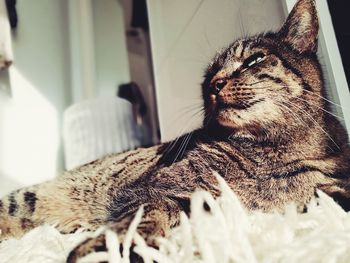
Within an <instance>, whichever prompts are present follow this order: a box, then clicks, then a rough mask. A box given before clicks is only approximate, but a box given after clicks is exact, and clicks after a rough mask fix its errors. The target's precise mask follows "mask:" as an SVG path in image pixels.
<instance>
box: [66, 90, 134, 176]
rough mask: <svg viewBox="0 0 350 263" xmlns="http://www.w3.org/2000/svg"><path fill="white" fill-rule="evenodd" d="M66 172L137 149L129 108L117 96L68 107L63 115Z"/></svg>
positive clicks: (126, 103)
mask: <svg viewBox="0 0 350 263" xmlns="http://www.w3.org/2000/svg"><path fill="white" fill-rule="evenodd" d="M63 139H64V151H65V161H66V169H68V170H70V169H72V168H74V167H77V166H79V165H82V164H85V163H88V162H91V161H94V160H96V159H98V158H101V157H103V156H104V155H106V154H110V153H118V152H122V151H126V150H129V149H133V148H135V147H137V146H139V141H138V139H137V138H136V135H135V122H134V118H133V113H132V105H131V104H130V103H129V102H127V101H126V100H123V99H120V98H117V97H103V98H98V99H94V100H88V101H83V102H80V103H77V104H75V105H72V106H71V107H69V108H68V109H67V110H66V111H65V113H64V120H63Z"/></svg>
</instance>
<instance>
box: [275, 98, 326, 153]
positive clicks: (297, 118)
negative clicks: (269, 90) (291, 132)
mask: <svg viewBox="0 0 350 263" xmlns="http://www.w3.org/2000/svg"><path fill="white" fill-rule="evenodd" d="M274 103H275V104H276V105H278V106H280V107H282V108H283V109H285V110H287V111H288V112H289V113H290V114H291V115H292V116H291V117H292V119H293V120H297V121H299V122H300V124H301V126H303V128H308V125H307V123H306V122H305V121H304V120H303V119H302V118H301V117H300V116H299V115H298V114H296V113H295V112H293V111H292V110H291V109H289V108H288V107H287V106H286V105H284V104H283V103H279V102H277V101H274ZM312 141H313V143H315V144H316V145H317V144H319V142H317V141H316V139H314V138H313V139H312ZM328 147H329V146H328ZM329 148H330V147H329ZM330 149H331V150H332V148H330Z"/></svg>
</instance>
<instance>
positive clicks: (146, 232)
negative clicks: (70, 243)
mask: <svg viewBox="0 0 350 263" xmlns="http://www.w3.org/2000/svg"><path fill="white" fill-rule="evenodd" d="M180 211H181V209H180V206H179V205H178V204H177V203H176V202H173V201H171V200H168V201H166V202H162V203H153V204H152V203H151V204H145V206H144V213H143V217H142V219H141V221H140V223H139V225H138V227H137V232H138V233H139V234H140V235H141V236H142V237H143V238H144V239H145V241H146V243H147V244H148V245H149V246H153V247H157V246H158V244H157V241H156V238H157V237H161V236H166V235H167V233H168V231H169V230H170V228H171V227H173V226H175V225H177V224H178V223H179V217H180ZM134 216H135V214H133V215H129V216H127V217H125V218H123V219H121V220H120V221H118V222H114V223H111V224H109V225H108V227H109V229H111V230H113V231H115V232H116V233H117V234H118V237H119V238H120V240H122V241H123V239H124V237H125V233H126V231H127V229H128V227H129V225H130V223H131V221H132V220H133V218H134ZM105 250H106V240H105V235H104V234H101V235H99V236H98V237H96V238H89V239H87V240H85V241H84V242H82V243H81V244H80V245H78V246H77V247H76V248H75V249H74V250H72V251H71V252H70V254H69V256H68V258H67V262H68V263H75V262H77V260H78V259H79V258H82V257H84V256H86V255H88V254H90V253H92V252H98V251H105Z"/></svg>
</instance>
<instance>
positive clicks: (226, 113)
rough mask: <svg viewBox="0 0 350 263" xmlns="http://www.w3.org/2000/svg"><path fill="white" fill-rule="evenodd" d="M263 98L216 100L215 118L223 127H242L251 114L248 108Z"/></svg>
mask: <svg viewBox="0 0 350 263" xmlns="http://www.w3.org/2000/svg"><path fill="white" fill-rule="evenodd" d="M263 101H264V99H255V100H249V101H232V102H225V103H224V102H219V101H218V102H217V103H216V107H215V108H216V110H215V111H216V120H217V122H218V123H219V124H221V125H223V126H225V127H231V128H237V127H244V126H245V125H246V124H247V123H248V122H249V119H251V118H252V116H254V115H255V114H254V113H253V112H254V111H253V112H252V113H251V114H253V115H252V116H251V114H250V108H252V107H253V106H255V105H257V104H259V103H261V102H263Z"/></svg>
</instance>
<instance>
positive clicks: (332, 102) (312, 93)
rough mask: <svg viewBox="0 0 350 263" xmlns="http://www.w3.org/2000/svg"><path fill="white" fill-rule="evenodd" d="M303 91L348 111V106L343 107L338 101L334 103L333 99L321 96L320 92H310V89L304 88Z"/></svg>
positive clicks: (349, 109)
mask: <svg viewBox="0 0 350 263" xmlns="http://www.w3.org/2000/svg"><path fill="white" fill-rule="evenodd" d="M303 91H305V92H308V93H309V94H310V95H313V96H316V97H319V98H321V99H323V100H324V101H327V102H329V103H331V104H332V105H334V106H337V107H339V108H341V109H342V110H345V111H350V108H347V107H344V106H342V105H340V104H338V103H335V102H334V101H331V100H329V99H327V98H325V97H323V96H321V95H320V94H317V93H315V92H312V91H310V90H306V89H304V90H303Z"/></svg>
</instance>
